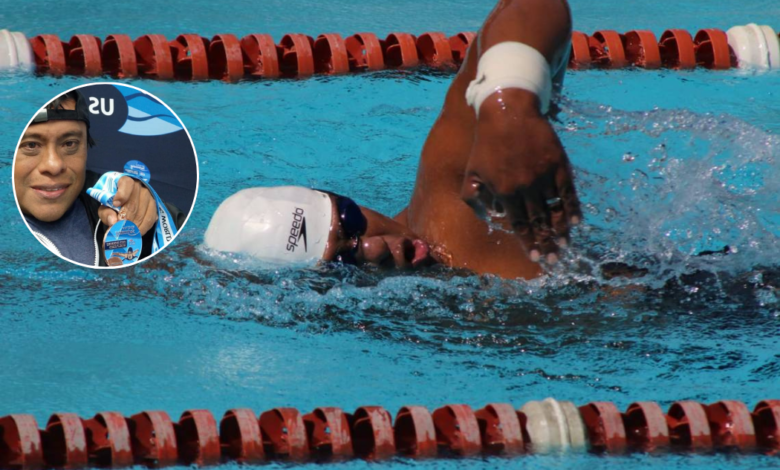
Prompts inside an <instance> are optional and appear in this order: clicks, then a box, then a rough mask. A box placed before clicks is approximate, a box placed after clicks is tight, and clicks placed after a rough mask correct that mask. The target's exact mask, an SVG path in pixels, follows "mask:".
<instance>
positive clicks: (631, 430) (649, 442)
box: [623, 401, 670, 453]
mask: <svg viewBox="0 0 780 470" xmlns="http://www.w3.org/2000/svg"><path fill="white" fill-rule="evenodd" d="M623 424H624V426H625V429H626V439H627V441H628V445H629V447H630V448H631V449H632V450H637V451H640V452H647V453H655V452H666V451H667V450H669V445H670V443H669V425H667V424H666V416H664V412H663V411H662V410H661V407H660V406H658V404H657V403H655V402H652V401H640V402H636V403H632V404H631V405H629V407H628V409H627V410H626V412H625V414H623Z"/></svg>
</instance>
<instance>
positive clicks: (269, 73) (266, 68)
mask: <svg viewBox="0 0 780 470" xmlns="http://www.w3.org/2000/svg"><path fill="white" fill-rule="evenodd" d="M241 51H242V52H243V57H244V70H245V71H246V72H245V73H246V75H248V76H250V77H254V78H279V75H281V72H280V71H279V56H280V51H279V50H278V49H277V46H276V44H274V40H273V38H272V37H271V35H270V34H249V35H247V36H244V38H243V39H241Z"/></svg>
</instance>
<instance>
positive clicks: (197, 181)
mask: <svg viewBox="0 0 780 470" xmlns="http://www.w3.org/2000/svg"><path fill="white" fill-rule="evenodd" d="M102 85H114V86H123V87H127V88H132V89H134V90H138V91H140V92H141V93H143V94H145V95H149V96H151V97H152V98H154V99H155V100H157V101H158V102H159V103H161V104H162V105H163V106H165V107H166V109H168V111H170V112H171V114H173V116H174V117H175V118H176V120H178V121H179V124H181V127H182V129H184V133H185V134H187V138H188V139H189V140H190V146H191V147H192V153H193V154H194V155H195V194H194V195H193V198H192V206H191V207H190V211H189V212H188V213H187V218H186V219H185V220H184V223H183V224H182V226H181V227H177V230H176V235H174V236H173V239H171V241H170V243H168V245H166V246H165V247H164V248H163V249H161V250H158V251H157V253H152V254H151V255H149V256H147V257H146V258H144V259H141V260H138V261H136V262H135V263H133V264H127V265H122V266H91V265H88V264H81V263H79V262H76V261H73V260H72V259H68V258H66V257H64V256H62V255H61V254H57V253H55V252H53V251H51V250H49V249H48V248H47V247H46V245H44V244H43V242H41V241H40V240H39V239H38V237H36V236H35V234H34V233H33V230H32V228H30V224H28V223H27V219H26V218H25V217H24V214H23V213H22V208H21V206H19V200H18V199H17V198H16V181H15V179H14V170H15V169H16V156H17V153H18V152H19V145H20V144H21V143H22V137H24V133H25V132H26V131H27V129H28V128H29V127H30V124H32V121H33V119H35V114H33V116H32V117H31V118H30V120H29V121H28V122H27V125H26V126H24V129H22V133H21V134H20V135H19V140H18V141H17V142H16V149H15V150H14V161H13V164H12V165H11V188H12V189H13V192H14V202H16V208H17V209H18V210H19V215H20V216H21V217H22V221H23V222H24V225H25V226H27V230H29V231H30V235H32V236H33V238H35V240H36V241H37V242H38V243H40V244H41V246H43V247H44V248H45V249H46V251H48V252H49V253H51V254H53V255H54V256H57V257H59V258H60V259H62V260H64V261H67V262H69V263H71V264H75V265H76V266H81V267H83V268H90V269H108V270H113V269H124V268H129V267H131V266H138V265H140V264H141V263H143V262H145V261H147V260H150V259H152V258H154V257H155V256H157V255H158V254H159V253H162V252H163V251H164V250H165V248H169V247H170V246H171V244H173V242H174V241H175V240H176V237H178V236H179V234H180V233H181V232H182V230H184V227H186V226H187V222H189V221H190V216H192V212H193V210H195V204H196V203H197V201H198V190H199V189H200V165H199V164H198V151H197V149H196V148H195V143H194V142H193V141H192V136H191V135H190V131H189V130H188V129H187V126H185V125H184V122H182V120H181V118H180V117H179V115H178V114H176V111H174V110H173V109H171V107H170V106H168V105H167V104H166V103H165V101H163V100H161V99H160V98H158V97H157V96H155V95H153V94H152V93H149V92H148V91H146V90H142V89H141V88H138V87H137V86H133V85H128V84H125V83H119V82H96V83H85V84H83V85H79V86H75V87H73V88H69V89H68V90H65V91H63V92H62V93H58V94H56V95H54V97H53V98H52V99H54V98H56V97H58V96H61V95H64V94H65V93H69V92H71V91H73V90H78V89H79V88H86V87H91V86H102ZM47 103H48V101H47ZM44 105H45V103H44ZM42 106H43V105H42ZM88 158H89V157H88ZM98 223H102V222H100V221H99V220H98ZM100 245H101V244H100V243H98V250H100ZM97 255H98V258H99V257H100V252H99V251H98V253H97Z"/></svg>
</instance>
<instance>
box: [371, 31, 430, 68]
mask: <svg viewBox="0 0 780 470" xmlns="http://www.w3.org/2000/svg"><path fill="white" fill-rule="evenodd" d="M380 44H382V53H383V55H384V57H385V65H386V66H387V67H388V68H394V69H397V68H412V67H417V65H418V64H419V63H420V60H419V58H418V57H417V45H416V44H415V38H414V36H412V35H411V34H407V33H390V34H388V35H387V38H385V40H384V41H381V42H380Z"/></svg>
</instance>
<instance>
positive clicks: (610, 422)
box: [580, 401, 627, 454]
mask: <svg viewBox="0 0 780 470" xmlns="http://www.w3.org/2000/svg"><path fill="white" fill-rule="evenodd" d="M580 414H581V415H582V420H583V422H584V423H585V428H586V429H587V431H588V440H589V441H590V446H591V451H592V452H595V453H604V452H606V453H609V454H621V453H623V452H625V451H626V447H627V441H626V430H625V427H624V426H623V417H622V415H621V414H620V412H619V411H618V409H617V408H616V407H615V405H614V404H612V403H610V402H601V401H595V402H591V403H588V404H587V405H585V406H581V407H580Z"/></svg>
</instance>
